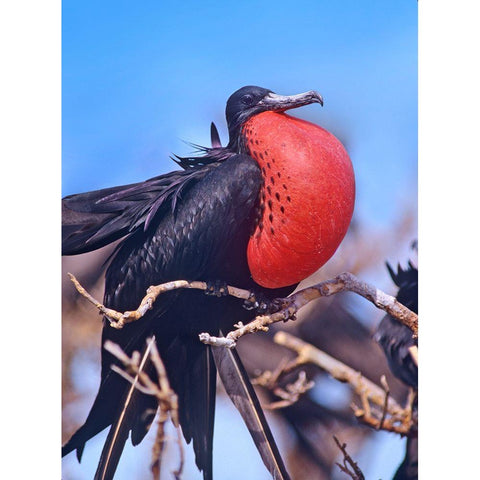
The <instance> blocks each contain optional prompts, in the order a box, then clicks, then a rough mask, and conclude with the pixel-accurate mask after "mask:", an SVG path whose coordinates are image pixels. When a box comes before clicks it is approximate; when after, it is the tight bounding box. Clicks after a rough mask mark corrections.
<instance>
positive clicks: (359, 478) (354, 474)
mask: <svg viewBox="0 0 480 480" xmlns="http://www.w3.org/2000/svg"><path fill="white" fill-rule="evenodd" d="M333 439H334V440H335V443H336V444H337V447H338V448H339V449H340V451H341V452H342V454H343V465H341V464H340V463H338V462H336V464H337V465H338V467H339V468H340V470H341V471H342V472H344V473H346V474H347V475H349V476H350V477H351V478H352V479H353V480H365V475H363V472H362V471H361V470H360V467H359V466H358V465H357V462H354V461H353V459H352V457H351V456H350V455H349V454H348V453H347V444H346V443H340V441H339V440H338V438H337V437H336V436H335V435H334V436H333ZM350 467H351V469H350Z"/></svg>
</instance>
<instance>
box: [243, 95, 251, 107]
mask: <svg viewBox="0 0 480 480" xmlns="http://www.w3.org/2000/svg"><path fill="white" fill-rule="evenodd" d="M241 102H242V103H243V104H244V105H251V104H252V103H253V95H248V94H247V95H244V96H243V97H242V98H241Z"/></svg>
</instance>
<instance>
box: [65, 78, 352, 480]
mask: <svg viewBox="0 0 480 480" xmlns="http://www.w3.org/2000/svg"><path fill="white" fill-rule="evenodd" d="M312 103H320V104H322V105H323V100H322V97H321V96H320V95H319V94H318V93H316V92H314V91H309V92H306V93H302V94H298V95H293V96H281V95H277V94H275V93H273V92H272V91H270V90H267V89H265V88H260V87H254V86H247V87H243V88H241V89H240V90H238V91H236V92H235V93H234V94H233V95H231V97H230V98H229V99H228V102H227V106H226V120H227V125H228V131H229V142H228V145H227V146H226V147H221V145H220V142H219V140H218V135H216V134H215V135H214V136H213V145H212V147H211V148H202V147H200V148H201V152H200V153H199V154H198V155H197V156H192V157H178V156H177V157H176V158H175V160H176V162H177V163H178V164H179V165H180V166H181V167H182V169H183V170H180V171H174V172H171V173H168V174H166V175H161V176H158V177H155V178H152V179H150V180H146V181H145V182H141V183H136V184H131V185H126V186H120V187H113V188H106V189H103V190H97V191H93V192H87V193H82V194H77V195H71V196H68V197H66V198H64V199H63V206H62V208H63V254H64V255H76V254H80V253H84V252H89V251H92V250H95V249H98V248H100V247H103V246H105V245H107V244H109V243H112V242H114V241H116V240H119V239H122V240H121V242H120V243H119V244H118V246H117V247H116V249H115V251H114V254H113V255H112V257H111V259H110V263H109V266H108V268H107V271H106V277H105V295H104V304H105V305H106V306H108V307H109V308H113V309H115V310H118V311H127V310H132V309H135V308H136V307H137V306H138V304H139V301H140V300H141V299H142V297H143V296H144V295H145V291H146V289H147V288H148V287H149V286H150V285H156V284H160V283H164V282H167V281H171V280H178V279H187V280H206V281H211V282H213V283H215V282H222V284H225V283H226V284H230V285H234V286H238V287H242V288H244V289H248V290H252V291H253V292H255V294H256V295H257V296H261V297H262V298H263V299H265V300H266V301H267V302H268V301H269V300H272V299H274V298H276V297H283V296H285V295H287V294H288V293H290V292H292V291H293V289H294V288H295V286H296V284H298V282H299V281H301V280H302V279H304V278H306V277H307V276H308V275H310V274H312V273H313V272H314V271H316V270H317V269H318V268H320V267H321V266H322V265H323V264H324V263H325V262H326V261H327V260H328V259H329V258H330V257H331V256H332V255H333V253H334V252H335V250H336V249H337V247H338V245H339V244H340V242H341V241H342V239H343V237H344V235H345V233H346V231H347V228H348V226H349V223H350V220H351V217H352V213H353V206H354V197H355V182H354V174H353V169H352V165H351V162H350V159H349V157H348V154H347V153H346V151H345V149H344V148H343V146H342V145H341V143H340V142H339V141H338V140H337V139H336V138H335V137H334V136H333V135H332V134H330V133H329V132H327V131H326V130H324V129H322V128H321V127H318V126H316V125H314V124H312V123H309V122H306V121H303V120H300V119H297V118H294V117H291V116H289V115H286V114H285V113H284V112H285V111H286V110H289V109H292V108H297V107H300V106H303V105H308V104H312ZM251 316H252V315H251V312H249V311H248V310H246V309H245V308H243V304H242V302H241V301H239V300H238V299H235V298H232V297H225V296H223V297H220V298H219V297H217V296H207V295H205V294H204V293H203V292H199V291H193V290H181V291H180V290H177V291H174V292H170V293H168V294H166V295H164V296H162V297H161V299H160V300H158V301H157V302H156V303H155V304H154V308H153V309H152V310H150V311H149V312H148V313H147V314H146V315H145V317H143V318H142V319H141V320H139V321H137V322H134V323H130V324H128V325H126V326H125V327H124V328H123V329H121V330H117V329H113V328H111V327H110V326H109V323H108V322H107V321H104V327H103V334H102V345H104V343H105V341H106V340H111V341H113V342H115V343H117V344H119V345H120V346H121V347H122V348H123V350H124V351H125V352H126V353H127V354H131V353H132V352H133V351H135V350H137V351H142V350H143V349H144V347H145V339H146V338H147V337H151V336H154V338H155V339H156V343H157V346H158V349H159V351H160V354H161V357H162V359H163V361H164V362H165V366H166V369H167V373H168V377H169V380H170V382H171V384H172V387H173V389H174V390H175V391H176V393H177V394H178V397H179V417H180V423H181V426H182V431H183V434H184V436H185V439H186V441H187V442H190V441H191V440H193V447H194V451H195V457H196V463H197V466H198V468H199V469H200V470H202V471H203V476H204V479H211V478H212V438H213V419H214V410H215V385H216V372H217V368H218V369H219V373H220V376H221V378H222V381H223V383H224V384H225V388H226V390H227V393H229V394H230V395H231V397H235V398H237V399H238V397H239V395H240V396H242V395H245V397H246V398H247V400H246V402H245V405H244V406H242V402H240V404H238V403H236V406H237V408H239V410H240V411H241V413H242V415H243V416H244V419H246V423H247V426H248V427H249V429H250V432H251V434H252V436H253V438H254V440H255V442H256V444H257V447H258V448H259V450H260V452H261V455H262V458H263V460H264V463H265V464H266V465H267V468H268V469H269V470H270V472H271V474H272V476H274V478H288V474H287V472H286V470H285V467H284V466H283V464H282V461H281V459H280V457H279V455H278V452H277V450H276V446H275V443H274V441H273V437H272V436H271V434H270V431H269V429H268V425H267V424H266V422H265V420H264V418H263V414H262V412H261V408H260V407H259V404H258V401H257V399H256V397H255V393H254V391H253V388H252V387H251V385H250V383H249V381H248V377H247V376H246V373H245V371H244V369H243V367H242V365H241V362H240V359H239V358H238V355H237V354H236V352H235V351H232V352H231V353H230V352H229V353H228V354H221V355H220V354H215V360H214V355H213V354H212V348H211V347H209V346H206V345H204V344H202V343H201V342H200V341H199V338H198V334H199V333H201V332H209V333H211V334H218V333H219V332H220V331H229V330H230V329H231V328H232V326H233V324H234V323H237V322H239V321H243V322H246V321H248V320H249V319H250V318H251ZM114 363H118V361H117V360H116V359H115V358H114V357H113V356H112V355H111V354H110V353H109V352H107V351H106V350H105V349H103V348H102V370H101V383H100V388H99V391H98V394H97V397H96V399H95V402H94V404H93V406H92V409H91V411H90V413H89V415H88V418H87V420H86V422H85V424H84V425H83V426H82V427H81V428H80V429H79V430H78V431H77V432H76V433H75V434H74V435H73V436H72V438H71V439H70V440H69V441H68V442H67V444H66V445H64V447H63V450H62V454H63V455H66V454H67V453H69V452H71V451H72V450H75V449H76V450H77V456H78V458H79V459H80V458H81V455H82V451H83V448H84V445H85V442H86V441H87V440H89V439H90V438H91V437H93V436H94V435H96V434H97V433H99V432H100V431H101V430H103V429H104V428H106V427H108V426H109V425H112V428H111V429H110V432H109V436H108V438H107V442H106V445H105V447H104V449H103V452H102V456H101V459H100V464H99V467H98V469H97V474H96V478H98V479H105V478H112V477H113V474H114V472H115V469H116V466H117V463H118V458H119V456H120V454H121V452H122V449H123V446H124V443H125V441H126V439H127V438H128V435H129V433H130V432H131V440H132V442H133V444H134V445H136V444H138V443H139V442H140V441H141V440H142V439H143V437H144V436H145V434H146V432H147V431H148V428H149V425H150V423H151V421H152V415H151V414H147V412H150V411H152V410H153V411H155V400H154V399H153V398H152V397H148V396H145V395H143V394H141V393H139V392H138V391H137V392H134V393H133V397H132V391H131V388H130V385H129V384H128V383H127V382H126V381H125V380H124V379H122V378H121V377H120V376H119V375H117V374H116V373H114V372H113V371H112V370H111V365H112V364H114ZM239 385H240V386H239ZM239 390H240V391H241V393H240V394H237V393H238V391H239ZM129 394H130V396H128V395H129ZM126 396H128V398H129V401H128V408H127V410H125V402H126V400H125V398H126ZM246 409H253V411H252V412H251V413H250V414H249V413H248V412H245V411H242V410H246ZM255 422H257V424H255ZM269 456H270V459H268V457H269Z"/></svg>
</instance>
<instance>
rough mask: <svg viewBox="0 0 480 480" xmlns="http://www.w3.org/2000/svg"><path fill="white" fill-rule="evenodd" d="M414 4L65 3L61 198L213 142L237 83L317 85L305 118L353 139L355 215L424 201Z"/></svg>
mask: <svg viewBox="0 0 480 480" xmlns="http://www.w3.org/2000/svg"><path fill="white" fill-rule="evenodd" d="M416 15H417V2H416V1H413V0H407V1H402V2H398V1H392V0H390V1H369V2H358V1H354V0H350V1H343V2H322V1H318V0H317V1H304V0H300V1H297V2H278V1H275V2H273V1H265V2H261V3H258V2H253V1H244V2H236V3H233V2H198V3H197V2H190V1H186V2H182V3H179V2H168V1H164V2H158V1H157V2H153V1H145V2H138V3H136V4H132V3H131V2H122V1H121V2H109V1H106V2H91V1H85V2H72V1H64V3H63V32H62V35H63V58H62V62H63V74H62V81H63V96H62V102H63V111H62V114H63V132H62V141H63V146H62V150H63V151H62V154H63V172H62V179H63V187H62V193H63V194H64V195H66V194H70V193H76V192H78V191H84V190H90V189H93V188H100V187H103V186H108V185H116V184H122V183H129V182H132V181H140V180H143V179H145V178H148V177H151V176H154V175H158V174H159V173H162V172H166V171H168V170H171V169H172V168H174V167H175V166H174V164H173V163H172V162H171V161H170V160H169V155H170V154H171V153H172V152H174V153H179V154H185V153H188V152H190V151H191V149H190V148H189V147H188V145H186V144H185V143H184V142H183V141H191V142H194V143H200V144H205V143H207V144H208V142H209V139H208V133H209V124H210V122H211V121H212V120H214V121H215V122H216V123H217V125H218V127H219V129H220V133H221V136H222V138H223V140H224V141H226V139H227V135H226V129H225V122H224V114H223V112H224V107H225V102H226V100H227V98H228V96H229V95H230V94H231V93H233V92H234V91H235V90H236V89H237V88H239V87H241V86H243V85H248V84H254V85H260V86H264V87H267V88H270V89H272V90H274V91H276V92H278V93H282V94H291V93H298V92H301V91H305V90H310V89H315V90H318V91H319V92H320V93H321V94H322V95H323V97H324V99H325V106H324V107H323V109H321V108H320V107H319V106H318V105H315V106H310V107H306V108H303V109H301V110H297V111H296V112H294V115H297V116H302V117H303V118H307V119H309V120H312V121H314V122H316V123H318V124H320V125H322V126H324V127H325V128H327V129H329V130H331V131H332V133H334V134H336V135H337V136H338V137H339V138H340V139H341V140H342V141H344V143H345V145H346V147H347V149H348V151H349V153H350V155H351V157H352V161H353V163H354V166H355V170H356V178H357V208H356V214H357V216H358V217H359V218H361V219H362V220H365V221H368V222H372V223H374V224H376V223H380V224H388V222H389V221H391V219H392V218H393V217H394V216H395V215H396V214H397V213H398V208H399V207H398V204H399V202H401V199H402V196H405V195H408V196H412V195H415V192H416V187H417V183H416V168H417V19H416Z"/></svg>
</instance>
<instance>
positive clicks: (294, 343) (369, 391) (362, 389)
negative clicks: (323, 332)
mask: <svg viewBox="0 0 480 480" xmlns="http://www.w3.org/2000/svg"><path fill="white" fill-rule="evenodd" d="M273 339H274V341H275V343H277V344H279V345H283V346H285V347H287V348H289V349H290V350H293V351H295V352H296V353H297V357H296V358H295V359H294V360H292V361H291V362H290V363H288V364H286V365H284V366H283V368H282V372H281V374H283V373H286V372H290V371H292V370H293V369H294V368H296V367H298V366H301V365H305V364H308V363H311V364H314V365H316V366H318V367H320V368H321V369H322V370H324V371H326V372H328V373H329V374H330V375H331V376H332V377H333V378H335V379H336V380H339V381H340V382H346V383H348V384H349V385H350V386H351V387H352V388H353V390H354V391H355V393H356V394H357V395H359V397H360V400H361V402H362V407H361V408H360V407H358V406H357V405H355V404H352V409H353V411H354V415H355V416H356V417H357V418H358V419H359V420H361V421H362V422H363V423H365V424H366V425H369V426H371V427H373V428H375V429H377V430H380V429H381V430H387V431H389V432H394V433H398V434H400V435H409V436H414V435H416V428H415V427H416V422H414V421H413V419H412V404H413V400H412V399H410V400H409V402H408V404H407V407H406V408H402V407H401V406H400V405H399V404H398V403H397V402H396V401H395V400H394V399H393V398H392V397H391V396H390V390H389V388H388V385H387V383H386V379H385V378H383V377H382V379H381V383H382V386H383V388H382V387H379V386H378V385H376V384H375V383H373V382H371V381H370V380H368V379H367V378H365V377H364V376H363V375H362V374H361V373H360V372H358V371H356V370H354V369H353V368H351V367H349V366H348V365H345V364H344V363H342V362H340V361H339V360H337V359H335V358H333V357H331V356H330V355H328V354H327V353H325V352H323V351H322V350H319V349H318V348H315V347H314V346H313V345H310V344H309V343H306V342H304V341H303V340H300V339H299V338H297V337H295V336H293V335H290V334H289V333H286V332H278V333H277V334H275V336H274V338H273ZM264 375H265V374H264ZM279 376H280V374H277V377H276V378H277V379H278V377H279ZM267 377H268V374H267ZM371 404H373V405H374V406H376V407H377V408H376V411H373V410H372V406H371ZM377 410H378V411H377Z"/></svg>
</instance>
